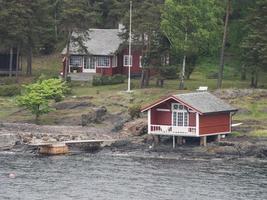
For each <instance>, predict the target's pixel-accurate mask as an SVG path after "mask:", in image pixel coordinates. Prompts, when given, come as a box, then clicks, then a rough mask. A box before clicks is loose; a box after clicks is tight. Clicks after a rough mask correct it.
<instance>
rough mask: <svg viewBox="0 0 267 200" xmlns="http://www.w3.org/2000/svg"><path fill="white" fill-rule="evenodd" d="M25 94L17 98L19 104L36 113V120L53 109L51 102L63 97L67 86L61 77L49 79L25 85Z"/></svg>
mask: <svg viewBox="0 0 267 200" xmlns="http://www.w3.org/2000/svg"><path fill="white" fill-rule="evenodd" d="M24 88H25V90H24V94H23V95H22V96H19V97H18V98H17V104H18V105H19V106H21V107H25V108H26V109H28V110H30V111H31V113H32V114H34V115H35V120H36V122H38V121H39V117H40V116H41V115H43V114H46V113H48V112H50V111H51V108H50V106H49V102H50V101H51V100H54V101H60V100H62V99H63V97H64V94H65V92H66V91H67V86H66V84H65V82H62V81H61V80H60V79H47V80H43V81H38V82H37V83H34V84H30V85H27V86H24Z"/></svg>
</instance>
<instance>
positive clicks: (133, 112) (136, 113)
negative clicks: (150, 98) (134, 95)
mask: <svg viewBox="0 0 267 200" xmlns="http://www.w3.org/2000/svg"><path fill="white" fill-rule="evenodd" d="M140 112H141V106H140V105H132V106H130V107H129V108H128V113H129V115H130V117H131V119H134V118H139V117H140Z"/></svg>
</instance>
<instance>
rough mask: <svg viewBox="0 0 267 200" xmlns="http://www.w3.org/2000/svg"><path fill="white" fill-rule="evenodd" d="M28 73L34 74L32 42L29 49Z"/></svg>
mask: <svg viewBox="0 0 267 200" xmlns="http://www.w3.org/2000/svg"><path fill="white" fill-rule="evenodd" d="M27 75H32V46H31V45H30V44H29V46H28V51H27Z"/></svg>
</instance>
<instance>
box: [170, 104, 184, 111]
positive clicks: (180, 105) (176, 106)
mask: <svg viewBox="0 0 267 200" xmlns="http://www.w3.org/2000/svg"><path fill="white" fill-rule="evenodd" d="M172 110H177V111H179V110H181V111H183V110H185V111H186V108H185V107H184V106H183V105H182V104H179V103H173V104H172Z"/></svg>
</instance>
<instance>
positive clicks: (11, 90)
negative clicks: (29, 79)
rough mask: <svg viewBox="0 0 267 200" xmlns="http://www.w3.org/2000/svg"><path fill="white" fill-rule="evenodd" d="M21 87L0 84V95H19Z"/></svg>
mask: <svg viewBox="0 0 267 200" xmlns="http://www.w3.org/2000/svg"><path fill="white" fill-rule="evenodd" d="M20 92H21V88H20V86H19V85H15V84H13V85H3V86H1V85H0V96H5V97H11V96H16V95H19V94H20Z"/></svg>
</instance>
